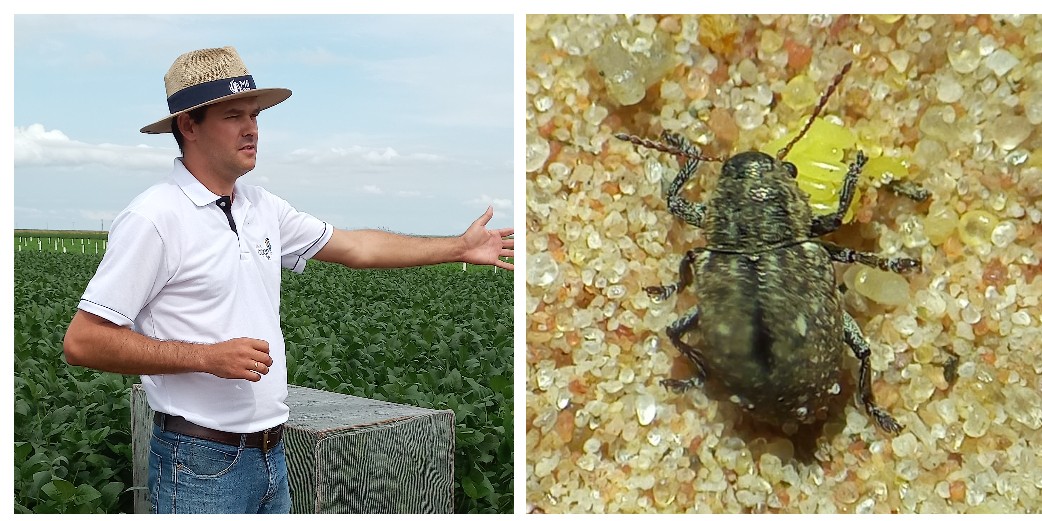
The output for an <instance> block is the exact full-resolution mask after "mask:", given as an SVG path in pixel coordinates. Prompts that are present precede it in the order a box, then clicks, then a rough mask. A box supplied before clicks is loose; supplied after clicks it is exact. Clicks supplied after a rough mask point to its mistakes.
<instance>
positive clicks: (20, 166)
mask: <svg viewBox="0 0 1042 521" xmlns="http://www.w3.org/2000/svg"><path fill="white" fill-rule="evenodd" d="M513 32H514V23H513V17H512V16H510V15H289V14H282V15H253V16H242V15H236V16H219V15H195V16H188V15H100V14H99V15H22V14H20V15H15V16H14V48H13V58H14V64H13V65H14V66H13V69H14V79H13V87H14V92H13V94H14V118H13V119H14V136H13V142H14V148H13V155H14V223H13V224H14V227H15V228H40V229H84V230H99V229H105V230H108V229H109V226H110V225H111V222H112V219H113V218H114V217H115V216H116V215H117V214H118V213H119V211H120V210H122V209H123V208H124V207H125V206H126V205H127V204H128V203H129V202H130V201H131V200H132V199H133V198H134V197H135V196H136V195H137V194H138V193H140V192H141V191H143V190H144V189H145V188H147V187H149V186H151V185H153V184H155V183H158V182H161V181H162V180H164V179H165V178H166V177H167V176H169V174H170V171H171V168H172V166H173V164H174V158H176V157H177V156H178V155H179V152H178V149H177V145H176V143H175V142H174V139H173V136H172V135H170V134H161V135H148V134H142V133H140V128H141V127H143V126H145V125H148V124H151V123H153V122H155V121H158V120H159V119H162V118H163V117H165V116H167V115H169V109H168V108H167V105H166V91H165V87H164V83H163V75H164V74H166V72H167V70H168V69H169V67H170V65H171V64H172V63H173V61H174V59H175V58H176V57H177V56H178V55H180V54H182V53H184V52H187V51H190V50H194V49H201V48H206V47H223V46H226V45H231V46H233V47H235V48H236V49H237V51H238V53H239V55H240V56H241V57H242V59H243V61H244V62H245V64H246V67H247V68H248V69H249V71H250V73H251V74H252V75H253V77H254V80H255V81H256V83H257V86H258V87H259V88H264V87H282V88H288V89H291V90H292V91H293V95H292V96H291V97H290V98H289V99H288V100H286V101H284V102H283V103H281V104H279V105H276V106H274V107H272V108H270V109H268V110H265V111H263V112H261V114H260V116H259V118H258V123H259V145H258V160H257V167H256V168H255V169H254V170H253V171H252V172H250V173H248V174H246V175H245V176H244V177H242V178H240V180H239V182H241V183H247V184H254V185H259V186H262V187H264V188H265V189H267V190H268V191H270V192H272V193H274V194H276V195H278V196H280V197H282V198H283V199H285V200H287V201H288V202H289V203H290V204H291V205H293V206H294V207H295V208H296V209H298V210H300V211H304V212H308V213H310V214H312V215H314V216H316V217H318V218H320V219H322V220H324V221H326V222H329V223H330V224H332V225H334V226H336V227H339V228H345V229H360V228H376V229H384V230H390V231H394V232H398V233H407V234H420V235H457V234H460V233H462V232H463V231H464V230H465V229H466V228H467V226H469V225H470V223H471V222H473V221H474V220H475V219H476V218H478V216H480V215H481V214H482V213H483V212H484V211H485V209H486V208H488V207H489V206H493V207H494V211H495V216H494V217H493V219H492V221H491V222H490V223H489V225H488V226H489V227H490V228H511V227H513V226H514V222H513V221H514V218H513V216H514V206H515V202H514V180H513V175H512V170H513V164H514V160H513V144H514V143H513V125H514V123H513V117H512V116H513V114H512V112H513V98H514V95H513V83H514V71H513V68H514V67H513V58H514V50H513V49H514V47H513V44H514V35H513Z"/></svg>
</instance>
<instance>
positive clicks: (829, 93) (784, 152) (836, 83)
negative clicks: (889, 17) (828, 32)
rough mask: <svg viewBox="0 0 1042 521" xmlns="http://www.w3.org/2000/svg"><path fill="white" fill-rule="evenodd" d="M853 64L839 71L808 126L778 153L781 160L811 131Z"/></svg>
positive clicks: (808, 121) (849, 63)
mask: <svg viewBox="0 0 1042 521" xmlns="http://www.w3.org/2000/svg"><path fill="white" fill-rule="evenodd" d="M852 63H853V62H847V64H846V65H844V66H843V68H842V69H841V70H840V71H839V74H837V75H836V77H835V78H832V83H831V84H829V88H828V90H826V91H825V94H824V95H822V96H821V100H820V101H818V105H817V106H816V107H814V112H812V113H811V114H810V119H808V120H807V124H806V125H803V129H802V130H800V133H799V134H796V137H795V138H793V139H792V141H789V143H788V144H786V145H785V146H784V147H782V149H781V150H779V151H778V159H779V160H781V159H785V156H787V155H788V154H789V149H791V148H792V146H793V145H795V144H796V142H797V141H799V140H800V139H802V138H803V136H804V135H805V134H806V133H807V131H808V130H810V126H811V125H812V124H813V123H814V120H815V119H818V116H819V115H820V114H821V111H822V110H823V109H824V108H825V104H826V103H828V101H829V97H830V96H832V93H833V92H835V91H836V87H838V86H839V82H840V81H841V80H842V79H843V76H845V75H846V74H847V72H849V71H850V65H851V64H852Z"/></svg>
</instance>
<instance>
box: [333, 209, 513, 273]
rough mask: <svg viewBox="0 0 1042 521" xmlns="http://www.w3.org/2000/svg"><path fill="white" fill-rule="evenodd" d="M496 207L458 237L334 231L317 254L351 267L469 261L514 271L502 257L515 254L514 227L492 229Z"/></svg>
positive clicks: (402, 266) (375, 231) (394, 266)
mask: <svg viewBox="0 0 1042 521" xmlns="http://www.w3.org/2000/svg"><path fill="white" fill-rule="evenodd" d="M491 219H492V207H489V209H488V210H486V211H485V213H484V214H483V215H482V216H481V217H478V219H477V220H476V221H474V223H473V224H471V225H470V228H467V231H466V232H464V233H463V235H460V236H458V237H414V236H409V235H398V234H395V233H390V232H384V231H380V230H339V229H337V230H334V231H333V236H332V237H331V238H330V239H329V242H327V243H326V245H325V246H323V247H322V249H321V250H319V251H318V253H317V254H315V258H316V259H318V260H320V261H326V262H336V263H338V264H343V265H345V266H348V267H351V268H405V267H409V266H424V265H428V264H441V263H443V262H466V263H469V264H489V265H493V266H498V267H500V268H503V269H507V270H513V269H514V265H513V264H510V263H508V262H504V261H503V260H501V259H500V257H513V256H514V239H513V238H508V237H510V236H512V235H513V234H514V230H513V228H503V229H499V230H488V229H486V228H485V225H486V224H488V222H489V220H491Z"/></svg>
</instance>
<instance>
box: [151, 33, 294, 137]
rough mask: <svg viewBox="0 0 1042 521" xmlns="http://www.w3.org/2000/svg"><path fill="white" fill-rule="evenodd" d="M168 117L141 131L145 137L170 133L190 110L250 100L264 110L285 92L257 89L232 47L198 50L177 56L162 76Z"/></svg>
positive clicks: (275, 102)
mask: <svg viewBox="0 0 1042 521" xmlns="http://www.w3.org/2000/svg"><path fill="white" fill-rule="evenodd" d="M163 80H164V81H165V82H166V103H167V106H169V108H170V115H169V116H167V117H165V118H163V119H161V120H159V121H157V122H155V123H152V124H151V125H148V126H146V127H144V128H142V129H141V132H143V133H145V134H163V133H167V132H170V121H171V120H172V119H173V118H175V117H177V115H179V114H183V113H185V112H188V111H190V110H192V109H195V108H198V107H202V106H205V105H211V104H214V103H219V102H222V101H228V100H233V99H238V98H246V97H251V96H254V97H256V98H257V101H258V102H259V103H260V109H261V110H264V109H266V108H268V107H271V106H273V105H277V104H279V103H282V102H283V101H285V100H286V98H288V97H289V96H290V94H292V91H290V90H289V89H258V88H257V85H256V84H255V83H254V82H253V76H250V72H249V71H247V70H246V65H245V64H244V63H242V58H239V53H238V52H236V51H235V48H234V47H221V48H219V49H200V50H198V51H191V52H186V53H184V54H182V55H181V56H178V57H177V59H176V60H174V64H173V65H171V66H170V70H169V71H167V73H166V76H163Z"/></svg>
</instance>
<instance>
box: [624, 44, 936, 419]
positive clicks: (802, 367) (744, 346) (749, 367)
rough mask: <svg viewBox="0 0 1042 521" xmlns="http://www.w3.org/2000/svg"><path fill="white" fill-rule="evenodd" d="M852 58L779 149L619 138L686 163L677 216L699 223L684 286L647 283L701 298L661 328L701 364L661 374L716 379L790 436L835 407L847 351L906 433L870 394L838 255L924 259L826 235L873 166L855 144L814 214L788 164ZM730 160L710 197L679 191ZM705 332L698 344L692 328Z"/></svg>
mask: <svg viewBox="0 0 1042 521" xmlns="http://www.w3.org/2000/svg"><path fill="white" fill-rule="evenodd" d="M850 66H851V64H850V63H847V64H846V65H845V66H844V67H843V68H842V69H841V70H840V72H839V73H838V74H837V75H836V76H835V78H834V79H833V80H832V82H831V84H830V85H829V87H828V89H827V90H826V91H825V92H824V94H822V97H821V99H820V100H819V102H818V104H817V105H816V106H815V108H814V110H813V113H812V114H811V117H810V118H809V119H808V121H807V123H806V124H805V125H804V127H803V129H802V130H801V131H800V132H799V133H798V134H797V135H796V136H795V137H794V138H793V139H792V140H791V141H790V142H789V143H788V144H786V145H785V146H784V147H782V148H781V150H779V151H778V153H777V154H776V155H775V156H774V157H771V156H770V155H768V154H766V153H763V152H758V151H746V152H741V153H738V154H735V155H733V156H731V157H729V158H718V157H710V156H704V155H702V154H701V153H700V151H699V150H698V149H697V148H696V147H695V146H694V145H692V144H691V143H690V142H689V141H688V140H687V139H685V138H683V137H681V136H679V135H676V134H671V133H664V134H663V137H662V141H652V140H647V139H642V138H639V137H634V136H630V135H626V134H617V135H616V137H617V138H619V139H622V140H626V141H629V142H632V143H634V144H637V145H640V146H642V147H645V148H650V149H654V150H658V151H662V152H667V153H669V154H671V155H673V156H675V157H677V158H678V161H679V162H680V169H679V172H678V174H677V176H676V177H675V178H674V179H673V181H672V183H671V184H670V185H669V187H668V188H666V189H665V196H666V203H667V207H668V209H669V211H670V213H672V214H673V215H674V216H676V217H678V218H680V219H682V220H683V221H685V222H686V223H688V224H690V225H692V226H696V227H698V228H701V229H702V230H703V232H704V237H705V243H706V244H705V246H704V247H696V248H694V249H692V250H690V251H688V252H687V253H686V254H685V255H684V257H683V259H682V260H681V262H680V276H679V281H677V282H674V283H672V284H668V285H663V286H653V287H648V288H645V291H646V292H647V293H648V295H649V296H651V297H652V298H653V299H654V300H656V301H659V302H661V301H664V300H665V299H667V298H669V297H670V296H672V295H673V294H675V293H676V292H678V291H682V290H684V289H685V288H687V287H688V286H690V285H692V284H694V286H695V289H696V293H697V295H698V304H697V305H696V306H695V307H694V308H693V309H691V310H690V311H689V312H687V313H686V314H684V315H683V316H681V318H679V319H678V320H676V321H675V322H673V323H672V324H671V325H670V326H668V327H667V328H666V335H667V336H668V337H669V339H670V341H672V343H673V345H674V346H676V348H677V349H678V350H679V351H680V353H681V354H683V355H684V356H685V357H686V358H687V359H689V360H690V361H691V362H692V363H693V365H694V373H695V374H694V375H693V376H692V377H690V378H688V379H686V380H676V379H665V380H663V381H662V385H664V386H665V387H667V388H668V389H670V390H672V391H675V392H684V391H686V390H688V389H690V388H692V387H694V386H701V385H703V384H704V383H705V381H706V378H715V379H716V380H717V381H718V382H719V383H721V384H722V385H723V388H724V389H725V390H726V391H727V392H729V393H730V395H731V396H730V399H731V401H733V402H735V403H737V404H739V405H740V406H741V407H742V408H743V409H745V410H747V411H748V412H749V413H750V414H751V415H753V416H754V417H756V418H758V419H760V420H762V421H765V422H768V423H772V424H775V425H779V426H781V427H782V428H783V430H785V431H786V432H793V431H794V430H795V428H796V427H798V425H799V424H807V423H816V422H818V421H820V420H822V419H823V418H824V417H825V416H826V415H827V413H828V404H829V401H830V398H831V397H832V396H833V395H836V394H838V393H839V390H840V385H839V380H840V371H841V368H842V360H843V352H844V351H845V347H844V346H848V347H849V348H850V349H851V350H852V351H853V353H854V356H855V357H856V358H857V359H858V360H859V363H860V366H859V369H858V373H857V386H858V398H859V400H860V402H861V404H862V405H863V406H864V408H865V410H866V411H867V412H868V414H869V415H870V416H872V418H874V419H875V421H876V422H877V423H878V424H879V426H880V427H881V428H882V429H883V430H885V431H887V432H889V433H897V432H900V430H901V429H902V428H903V427H902V426H901V424H899V423H898V422H897V420H895V419H894V417H893V416H891V415H890V414H889V413H888V412H887V411H885V410H884V409H883V408H882V407H880V406H879V405H877V404H876V401H875V398H874V397H873V394H872V370H871V367H870V364H869V356H870V355H871V350H870V349H869V345H868V342H867V340H866V339H865V336H864V334H863V333H862V332H861V329H860V327H859V326H858V324H857V322H855V321H854V319H853V318H852V317H851V316H850V314H848V313H847V312H846V311H845V310H844V309H843V307H842V305H841V299H840V292H839V289H838V286H837V283H836V275H835V267H834V266H833V262H844V263H852V262H857V263H862V264H867V265H869V266H874V267H877V268H880V269H884V270H890V271H894V272H898V273H907V272H910V271H912V270H915V269H918V268H919V267H920V262H919V261H918V260H917V259H912V258H904V257H895V258H884V257H880V256H877V255H875V254H873V253H868V252H861V251H856V250H853V249H849V248H845V247H842V246H839V245H836V244H833V243H830V242H827V241H825V240H822V239H821V237H822V236H823V235H825V234H827V233H829V232H832V231H834V230H836V229H837V228H839V226H840V225H841V224H842V220H843V216H844V215H845V214H846V212H847V210H848V208H849V207H850V205H851V203H852V201H853V199H854V193H855V187H856V186H857V182H858V177H859V176H860V174H861V171H862V169H863V168H864V166H865V163H866V161H867V159H866V156H865V155H864V153H863V152H861V151H860V150H858V151H857V152H856V154H855V157H854V159H853V162H852V163H851V164H850V165H849V167H848V169H847V172H846V174H845V176H844V178H843V184H842V188H841V190H840V194H839V205H838V208H837V209H836V211H835V212H832V213H827V214H824V215H814V214H812V212H811V209H810V206H809V203H808V196H807V195H806V194H805V193H804V192H802V191H801V190H800V189H799V188H798V187H797V185H796V176H797V170H796V167H795V165H793V164H792V163H791V162H788V161H786V160H785V156H786V155H787V154H788V153H789V150H790V149H791V147H792V146H793V145H794V144H795V143H796V142H797V141H799V139H800V138H801V137H803V135H804V134H805V133H806V132H807V130H808V129H809V128H810V125H811V123H813V122H814V120H815V119H816V118H817V117H818V116H819V115H820V113H821V111H822V110H823V109H824V107H825V105H826V103H827V102H828V99H829V97H830V96H832V94H833V92H834V91H835V90H836V88H837V86H838V85H839V83H840V81H841V80H842V78H843V76H844V75H845V74H846V73H847V72H848V71H849V70H850ZM706 161H717V162H721V163H723V166H722V168H721V171H720V174H719V178H718V180H717V183H716V187H715V189H713V191H712V193H711V194H709V195H708V198H707V199H706V201H705V202H704V203H701V202H691V201H688V200H687V199H685V198H684V197H683V196H682V195H681V191H682V189H683V187H684V186H685V184H687V182H688V181H689V180H691V179H692V178H693V176H694V175H695V172H696V170H697V169H698V166H699V164H700V163H701V162H706ZM695 330H699V331H700V332H701V333H702V345H701V346H700V347H696V346H695V345H691V344H689V343H688V342H687V341H686V340H685V338H684V337H685V335H687V334H688V333H691V332H694V331H695Z"/></svg>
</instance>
